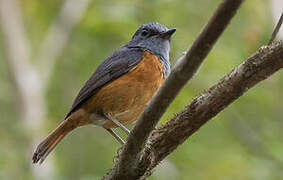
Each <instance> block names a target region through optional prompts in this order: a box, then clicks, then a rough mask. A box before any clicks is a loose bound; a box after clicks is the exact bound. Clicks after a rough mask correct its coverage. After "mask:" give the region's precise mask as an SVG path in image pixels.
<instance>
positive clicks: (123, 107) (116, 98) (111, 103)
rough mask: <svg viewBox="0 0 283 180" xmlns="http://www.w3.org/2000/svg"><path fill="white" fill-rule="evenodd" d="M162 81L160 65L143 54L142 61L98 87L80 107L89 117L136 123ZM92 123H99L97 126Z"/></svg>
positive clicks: (108, 123)
mask: <svg viewBox="0 0 283 180" xmlns="http://www.w3.org/2000/svg"><path fill="white" fill-rule="evenodd" d="M163 82H164V77H163V66H162V63H161V62H160V61H159V60H158V58H157V57H156V56H154V55H152V54H151V53H150V52H148V51H145V52H144V55H143V60H142V61H141V62H140V63H139V64H138V65H137V66H136V67H135V68H133V69H132V70H131V71H130V72H128V73H126V74H125V75H123V76H121V77H120V78H118V79H117V80H115V81H113V82H112V83H110V84H108V85H106V86H104V87H103V88H101V89H100V90H99V91H98V92H97V93H96V94H95V95H94V96H93V97H91V99H90V100H88V101H87V103H85V105H84V106H83V108H84V110H85V111H86V112H88V113H89V114H92V115H93V114H99V113H101V112H103V113H104V114H108V113H111V115H112V116H114V118H116V119H117V120H118V121H120V122H121V123H122V124H124V125H127V124H129V123H132V122H134V121H136V120H137V118H138V117H139V116H140V114H141V113H142V112H143V110H144V108H145V106H146V104H147V103H148V102H149V101H150V100H151V98H152V96H153V95H154V93H155V92H156V91H157V90H158V88H160V86H161V85H162V83H163ZM92 117H93V116H92ZM96 120H97V121H102V123H97V122H95V121H96ZM93 121H94V122H93V123H94V124H100V125H101V126H103V127H105V128H114V127H117V126H116V125H115V124H114V123H112V122H111V121H109V120H104V119H103V120H101V119H99V118H97V119H93Z"/></svg>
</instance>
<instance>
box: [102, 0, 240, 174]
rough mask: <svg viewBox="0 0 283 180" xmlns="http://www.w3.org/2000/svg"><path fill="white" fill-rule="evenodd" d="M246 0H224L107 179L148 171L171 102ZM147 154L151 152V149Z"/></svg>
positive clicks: (133, 131) (150, 104) (151, 104)
mask: <svg viewBox="0 0 283 180" xmlns="http://www.w3.org/2000/svg"><path fill="white" fill-rule="evenodd" d="M242 2H243V0H223V1H222V3H221V4H220V6H219V7H218V9H217V10H216V11H215V13H214V14H213V16H212V17H211V19H210V20H209V22H208V23H207V25H206V26H205V27H204V29H203V30H202V32H201V33H200V35H199V37H198V38H197V40H196V41H195V42H194V44H193V45H192V47H191V48H190V50H189V51H188V52H187V53H186V55H185V56H184V57H182V58H181V59H180V60H179V61H178V63H177V65H176V66H175V67H174V69H173V70H172V72H171V74H170V75H169V77H168V78H167V80H166V81H165V83H164V85H163V86H162V87H161V88H160V90H159V91H158V92H157V93H156V95H155V96H154V98H153V99H152V100H151V102H150V103H149V105H148V107H147V108H146V110H145V111H144V112H143V114H142V115H141V117H140V118H139V120H138V122H137V124H136V126H135V127H134V129H133V130H132V131H131V134H130V136H129V137H128V141H127V142H126V144H125V145H124V146H123V149H122V154H121V156H120V159H119V161H118V162H117V163H115V165H114V167H113V168H112V169H111V170H110V172H109V173H108V174H107V175H106V176H105V177H104V179H138V178H140V177H141V176H143V174H144V173H145V171H146V169H147V167H148V166H149V161H147V160H146V159H147V158H145V160H144V161H142V164H140V163H139V160H140V158H143V157H141V156H140V155H141V151H142V150H143V149H144V145H145V142H146V139H147V138H148V136H149V135H150V133H151V131H152V130H153V129H154V127H155V126H156V124H157V123H158V121H159V119H160V118H161V117H162V115H163V114H164V112H165V111H166V109H167V107H168V106H169V105H170V103H171V102H172V101H173V100H174V99H175V97H176V96H177V94H178V93H179V92H180V90H181V89H182V88H183V86H184V85H185V84H186V83H187V82H188V80H190V79H191V78H192V77H193V75H194V74H195V72H196V71H197V69H198V68H199V67H200V65H201V63H202V62H203V60H204V59H205V57H206V56H207V54H208V53H209V52H210V50H211V49H212V47H213V45H214V44H215V42H216V41H217V39H218V38H219V37H220V35H221V34H222V32H223V31H224V29H225V28H226V27H227V25H228V24H229V22H230V20H231V19H232V18H233V16H234V15H235V13H236V11H237V9H238V8H239V7H240V5H241V4H242ZM147 153H150V152H149V151H147Z"/></svg>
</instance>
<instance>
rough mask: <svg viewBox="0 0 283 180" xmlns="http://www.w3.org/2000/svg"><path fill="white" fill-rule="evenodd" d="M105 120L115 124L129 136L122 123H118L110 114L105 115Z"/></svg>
mask: <svg viewBox="0 0 283 180" xmlns="http://www.w3.org/2000/svg"><path fill="white" fill-rule="evenodd" d="M106 117H107V119H109V120H110V121H112V122H113V123H115V124H116V125H117V126H119V127H120V128H121V129H122V130H123V131H124V132H125V133H126V134H127V135H129V134H130V131H129V129H127V128H126V127H125V126H124V125H123V124H122V123H120V122H119V121H118V120H117V119H115V118H114V117H113V116H111V114H107V115H106Z"/></svg>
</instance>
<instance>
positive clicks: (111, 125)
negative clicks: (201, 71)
mask: <svg viewBox="0 0 283 180" xmlns="http://www.w3.org/2000/svg"><path fill="white" fill-rule="evenodd" d="M175 31H176V29H175V28H171V29H168V28H167V27H165V26H164V25H162V24H160V23H157V22H150V23H147V24H142V25H141V26H140V27H139V28H138V30H137V31H136V32H135V33H134V35H133V36H132V38H131V40H130V41H129V42H128V43H126V45H124V46H122V47H121V48H120V49H118V50H116V51H115V52H114V53H113V54H112V55H110V56H109V57H108V58H106V59H105V60H104V61H103V62H102V64H101V65H100V66H98V68H97V69H96V70H95V71H94V73H93V74H92V76H91V77H90V78H89V80H88V81H86V83H85V85H84V86H83V87H82V88H81V90H80V91H79V93H78V95H77V97H76V98H75V100H74V102H73V105H72V107H71V108H70V111H69V112H68V113H67V115H66V116H65V118H64V120H63V121H62V122H61V123H60V124H59V125H58V127H57V128H56V129H55V130H53V131H52V132H51V133H50V134H49V135H48V136H47V137H46V138H45V139H44V140H43V141H42V142H41V143H40V144H39V145H38V146H37V148H36V149H35V151H34V154H33V157H32V161H33V163H39V164H41V163H42V162H43V161H44V160H45V159H46V157H47V156H48V155H49V153H50V152H51V151H52V150H53V149H54V148H55V147H56V145H57V144H58V143H59V142H60V141H61V140H62V139H63V138H64V137H65V136H66V135H67V134H69V133H70V132H71V131H72V130H74V129H76V128H78V127H81V126H85V125H95V126H99V127H102V128H104V129H105V130H107V131H108V132H109V133H110V134H111V135H112V136H113V137H114V138H115V139H116V140H117V141H118V142H120V143H121V144H124V141H123V139H122V138H121V137H119V136H118V134H117V133H115V131H114V130H113V129H115V128H117V127H120V128H121V129H122V130H123V131H125V133H126V134H127V135H129V133H130V131H129V130H128V129H127V128H126V127H125V125H128V124H131V123H133V122H135V121H136V120H137V119H138V117H139V116H140V115H141V113H142V112H143V111H144V109H145V107H146V105H147V103H148V102H149V101H150V100H151V99H152V97H153V95H154V94H155V92H156V91H157V90H158V89H159V88H160V87H161V85H162V84H163V82H164V81H165V79H166V78H167V77H168V75H169V73H170V61H169V52H170V41H171V36H172V35H173V34H174V32H175Z"/></svg>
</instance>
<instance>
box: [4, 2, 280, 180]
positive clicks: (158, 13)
mask: <svg viewBox="0 0 283 180" xmlns="http://www.w3.org/2000/svg"><path fill="white" fill-rule="evenodd" d="M0 1H3V0H0ZM220 2H221V1H220V0H189V1H187V0H175V1H173V0H152V1H150V0H148V1H142V0H134V1H132V0H120V1H114V0H108V1H105V0H93V1H90V2H89V4H88V6H87V8H86V12H85V13H84V14H83V16H82V19H81V20H80V21H79V22H78V24H76V25H75V26H74V28H73V29H72V32H71V33H70V36H69V39H68V41H67V43H66V45H65V46H64V48H63V50H62V51H61V53H59V56H58V57H57V58H56V62H55V66H54V70H53V71H52V74H51V76H50V79H49V82H48V83H47V86H46V87H44V91H43V92H44V105H43V106H42V108H45V109H44V111H46V115H45V116H44V118H43V119H44V120H42V121H39V122H40V123H41V124H39V125H37V126H36V128H30V126H27V125H26V121H24V120H23V117H22V114H23V113H22V112H21V101H19V90H18V89H17V86H16V83H15V80H14V77H13V75H12V74H13V73H12V71H13V70H12V69H11V68H10V65H9V58H8V55H7V47H5V46H6V45H5V44H6V43H5V38H4V36H5V33H4V32H3V31H2V30H0V33H1V36H0V179H24V180H26V179H56V180H57V179H58V180H67V179H68V180H69V179H70V180H72V179H80V180H88V179H100V178H101V177H102V176H103V175H104V174H105V173H106V172H107V171H108V170H109V169H110V168H111V167H112V165H113V161H112V158H113V156H114V155H115V154H116V151H117V149H118V148H119V146H120V145H119V144H118V143H117V142H116V141H115V140H114V139H113V138H112V137H111V136H109V135H108V133H107V132H106V131H105V130H103V129H102V128H97V127H95V128H94V127H91V126H90V127H83V128H80V129H77V130H76V131H74V132H73V133H72V134H70V135H69V136H68V137H67V138H65V139H64V140H63V141H62V142H61V143H60V144H59V146H57V148H56V149H55V151H54V152H52V153H51V154H50V155H49V157H48V158H47V159H46V161H45V162H44V163H43V164H42V165H41V166H37V165H32V163H31V157H32V153H33V150H34V148H35V146H36V144H37V143H39V142H40V140H42V139H43V138H44V137H45V136H46V135H47V134H48V133H49V132H50V131H52V130H53V129H54V128H55V127H56V126H57V125H58V124H59V123H60V122H61V121H62V120H63V118H64V116H65V114H66V113H67V112H68V110H69V108H70V106H71V104H72V101H73V99H74V98H75V96H76V94H77V93H78V91H79V89H80V87H82V85H83V84H84V82H85V81H86V80H87V79H88V78H89V77H90V76H91V74H92V72H93V71H94V70H95V69H96V67H97V66H98V65H99V64H100V63H101V62H102V61H103V60H104V59H105V58H106V57H107V56H109V55H110V54H111V53H112V52H113V51H115V50H116V49H117V48H119V47H121V46H122V45H124V44H125V43H126V42H128V41H129V40H130V38H131V37H132V35H133V33H134V32H135V30H136V29H137V28H138V27H139V26H140V25H141V24H143V23H147V22H152V21H157V22H160V23H162V24H164V25H166V26H167V27H170V28H171V27H176V28H177V32H176V33H175V34H174V36H173V38H172V41H171V53H170V57H171V64H172V66H173V65H174V64H175V62H176V59H178V57H180V56H181V55H182V53H183V52H184V51H186V50H187V49H188V48H189V47H190V45H191V44H192V43H193V41H194V40H195V39H196V37H197V35H198V34H199V32H200V30H201V29H202V27H203V26H204V25H205V24H206V22H207V20H208V19H209V17H210V16H211V14H212V13H213V11H214V10H215V9H216V7H217V5H218V4H219V3H220ZM63 5H64V1H63V0H48V1H38V0H21V1H19V9H20V10H21V11H22V12H21V13H22V14H21V18H22V20H23V25H24V31H25V33H26V35H27V38H28V41H29V43H30V50H31V58H30V61H31V64H32V65H36V63H37V58H36V57H37V56H36V55H37V54H38V50H39V49H40V47H41V44H42V42H43V41H44V39H45V36H46V34H47V33H48V31H49V27H50V24H52V22H53V21H54V19H56V18H57V17H58V14H59V12H60V9H61V7H62V6H63ZM72 8H76V7H72ZM74 13H76V12H74ZM2 25H3V24H2ZM0 26H1V24H0ZM66 26H67V25H66ZM273 26H274V24H273V17H272V15H271V8H270V4H269V1H264V0H249V1H246V2H245V3H244V4H243V6H242V8H241V9H240V10H239V11H238V13H237V15H236V16H235V18H234V19H233V20H232V22H231V24H230V26H228V28H227V30H226V31H225V32H224V34H223V36H222V37H221V38H220V40H219V41H218V42H217V44H216V46H215V47H214V49H213V50H212V52H211V53H210V54H209V56H208V57H207V59H206V60H205V62H204V63H203V65H202V67H201V68H200V70H199V71H198V73H197V75H196V76H195V77H194V79H193V80H192V81H191V82H190V83H189V85H188V86H186V87H185V88H184V89H183V90H182V92H181V93H180V94H179V96H178V97H177V99H176V100H175V101H174V103H173V104H172V105H171V106H170V108H169V109H168V111H167V112H166V114H165V115H164V116H163V118H162V121H161V122H160V124H162V123H165V122H166V120H168V119H170V117H172V116H173V115H174V114H176V113H177V112H179V111H180V110H182V108H183V107H184V106H185V105H187V104H188V103H190V101H191V100H192V99H193V98H194V97H195V96H197V95H199V94H200V93H201V92H202V91H203V90H204V89H207V88H209V87H210V86H212V85H213V84H215V83H216V82H217V81H218V80H219V79H220V78H221V77H222V76H224V75H225V74H226V73H228V72H230V71H231V70H232V69H233V68H234V67H236V66H237V65H239V64H240V63H241V62H242V61H243V60H244V59H246V58H247V57H248V56H249V55H251V54H252V53H253V52H255V51H256V50H257V49H258V48H259V47H260V46H261V45H264V44H266V43H267V42H268V39H269V36H270V34H271V32H272V29H273ZM63 27H65V26H64V24H63ZM53 43H54V46H55V45H56V44H57V43H60V42H57V41H56V39H55V40H54V41H53ZM14 53H17V52H14ZM39 74H40V73H39ZM34 88H37V87H34ZM30 92H31V93H32V90H30ZM282 92H283V74H282V73H277V74H275V75H274V76H272V77H271V78H269V79H268V80H266V81H264V82H263V83H261V84H259V85H258V86H256V87H255V88H253V89H251V90H250V91H249V92H248V93H246V94H245V95H244V96H243V97H241V98H240V99H238V100H237V101H236V102H235V103H233V104H232V105H231V106H230V107H228V108H227V109H225V110H224V111H223V112H222V113H220V114H219V115H218V116H217V117H216V118H214V119H213V120H212V121H210V122H208V123H207V124H206V125H205V126H204V127H202V128H201V129H200V130H199V131H198V132H197V133H196V134H195V135H193V136H192V137H191V138H190V139H189V140H188V141H186V142H185V143H184V144H183V145H182V146H180V147H179V148H178V149H177V150H176V151H174V152H173V153H172V154H171V155H170V156H169V157H168V158H167V159H166V160H165V161H164V162H163V163H161V165H160V166H159V168H157V170H156V172H155V173H154V175H153V176H152V177H151V178H150V179H152V180H157V179H158V180H159V179H160V180H167V179H168V180H169V179H170V180H186V179H194V180H206V179H212V180H279V179H283V144H282V138H283V131H282V128H283V122H282V117H283V112H282V100H283V93H282ZM31 98H32V97H31ZM34 123H35V124H36V122H34ZM120 133H121V132H120ZM121 134H123V133H121ZM124 137H125V136H124Z"/></svg>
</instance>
